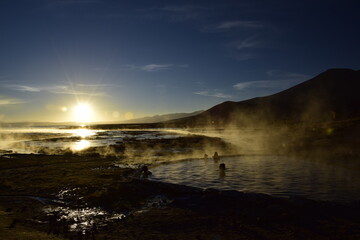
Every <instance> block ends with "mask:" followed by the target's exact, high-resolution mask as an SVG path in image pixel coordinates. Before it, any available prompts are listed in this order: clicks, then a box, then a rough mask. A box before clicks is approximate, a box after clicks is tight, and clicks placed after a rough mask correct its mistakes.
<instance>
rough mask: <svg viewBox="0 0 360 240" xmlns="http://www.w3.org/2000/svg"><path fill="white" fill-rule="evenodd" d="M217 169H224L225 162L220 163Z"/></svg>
mask: <svg viewBox="0 0 360 240" xmlns="http://www.w3.org/2000/svg"><path fill="white" fill-rule="evenodd" d="M219 169H220V170H222V171H225V163H220V165H219Z"/></svg>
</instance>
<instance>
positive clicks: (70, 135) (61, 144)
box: [0, 127, 180, 154]
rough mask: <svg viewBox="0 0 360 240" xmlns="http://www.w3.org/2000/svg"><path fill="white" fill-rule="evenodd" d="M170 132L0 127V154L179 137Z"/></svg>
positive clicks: (54, 151) (59, 151) (75, 149)
mask: <svg viewBox="0 0 360 240" xmlns="http://www.w3.org/2000/svg"><path fill="white" fill-rule="evenodd" d="M179 136H180V134H179V133H176V132H173V131H165V130H156V129H121V130H95V129H88V128H75V129H69V128H64V127H57V128H56V127H33V128H0V154H1V153H6V152H7V151H11V152H13V153H48V154H62V153H64V152H66V151H71V152H80V151H83V150H86V149H88V148H90V147H106V146H109V145H112V144H116V143H118V142H122V141H124V140H146V139H165V138H166V139H168V138H176V137H179Z"/></svg>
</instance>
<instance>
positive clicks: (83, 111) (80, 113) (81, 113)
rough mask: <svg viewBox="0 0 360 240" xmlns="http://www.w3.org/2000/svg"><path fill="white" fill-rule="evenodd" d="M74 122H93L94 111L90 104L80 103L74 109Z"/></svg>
mask: <svg viewBox="0 0 360 240" xmlns="http://www.w3.org/2000/svg"><path fill="white" fill-rule="evenodd" d="M73 120H74V121H75V122H81V123H84V122H93V121H94V110H93V108H92V107H91V105H90V104H88V103H79V104H78V105H76V106H75V107H74V108H73Z"/></svg>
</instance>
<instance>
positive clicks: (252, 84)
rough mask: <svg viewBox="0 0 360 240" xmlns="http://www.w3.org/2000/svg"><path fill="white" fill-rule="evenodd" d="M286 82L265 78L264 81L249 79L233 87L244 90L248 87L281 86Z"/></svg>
mask: <svg viewBox="0 0 360 240" xmlns="http://www.w3.org/2000/svg"><path fill="white" fill-rule="evenodd" d="M284 83H286V81H284V80H264V81H249V82H241V83H237V84H235V85H234V86H233V87H234V88H235V89H236V90H244V89H248V88H279V87H282V86H283V85H284Z"/></svg>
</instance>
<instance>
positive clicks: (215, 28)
mask: <svg viewBox="0 0 360 240" xmlns="http://www.w3.org/2000/svg"><path fill="white" fill-rule="evenodd" d="M262 27H263V25H262V24H261V23H260V22H258V21H227V22H222V23H219V24H214V25H208V26H206V27H205V28H204V29H203V30H204V31H205V32H224V31H229V30H231V29H235V28H241V29H258V28H262Z"/></svg>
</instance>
